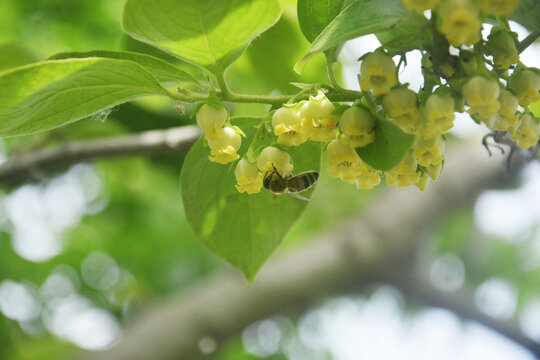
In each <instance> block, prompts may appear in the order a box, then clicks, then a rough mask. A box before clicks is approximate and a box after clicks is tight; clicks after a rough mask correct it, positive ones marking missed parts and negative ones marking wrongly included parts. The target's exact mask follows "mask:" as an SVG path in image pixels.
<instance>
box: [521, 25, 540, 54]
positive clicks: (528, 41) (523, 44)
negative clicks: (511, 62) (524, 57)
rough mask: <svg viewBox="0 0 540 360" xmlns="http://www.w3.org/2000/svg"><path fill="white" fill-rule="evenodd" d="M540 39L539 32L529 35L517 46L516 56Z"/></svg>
mask: <svg viewBox="0 0 540 360" xmlns="http://www.w3.org/2000/svg"><path fill="white" fill-rule="evenodd" d="M538 38H540V30H535V31H533V32H532V33H530V34H529V36H527V37H526V38H525V39H523V41H521V42H520V43H519V45H518V49H517V50H518V54H521V53H522V52H523V51H524V50H525V49H527V48H528V47H529V46H530V45H532V44H533V43H534V42H535V41H536V40H538Z"/></svg>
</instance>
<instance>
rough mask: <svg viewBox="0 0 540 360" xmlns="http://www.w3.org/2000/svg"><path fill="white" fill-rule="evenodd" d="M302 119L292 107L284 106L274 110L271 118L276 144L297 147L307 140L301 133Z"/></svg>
mask: <svg viewBox="0 0 540 360" xmlns="http://www.w3.org/2000/svg"><path fill="white" fill-rule="evenodd" d="M301 121H302V118H301V117H300V114H299V113H298V112H297V111H295V110H294V108H293V107H292V106H287V105H284V106H283V107H282V108H279V109H277V110H276V112H275V113H274V115H273V116H272V126H273V127H274V134H276V135H277V137H278V138H277V143H278V144H281V145H287V146H298V145H300V144H302V143H304V142H305V141H306V140H307V136H306V135H305V134H304V132H303V131H302V126H301Z"/></svg>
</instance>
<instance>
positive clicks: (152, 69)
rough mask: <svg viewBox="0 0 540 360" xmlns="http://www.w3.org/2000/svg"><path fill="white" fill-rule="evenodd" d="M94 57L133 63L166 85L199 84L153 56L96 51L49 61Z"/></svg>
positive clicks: (181, 71) (180, 70) (51, 58)
mask: <svg viewBox="0 0 540 360" xmlns="http://www.w3.org/2000/svg"><path fill="white" fill-rule="evenodd" d="M94 57H101V58H108V59H118V60H129V61H133V62H135V63H137V64H139V65H141V66H142V67H143V68H145V69H146V71H148V72H149V73H150V74H152V75H153V76H154V77H155V78H156V80H157V81H159V82H160V83H162V84H165V85H174V84H181V83H192V84H198V81H197V79H195V77H193V75H191V74H189V73H187V72H186V71H184V70H182V69H179V68H178V67H176V66H174V65H172V64H169V63H168V62H166V61H163V60H161V59H158V58H156V57H154V56H151V55H145V54H139V53H134V52H129V51H106V50H94V51H87V52H63V53H59V54H56V55H53V56H51V57H50V58H49V60H60V59H69V58H76V59H81V58H94ZM186 65H187V64H186ZM189 66H191V65H189ZM191 70H192V71H190V72H191V73H192V74H196V73H200V72H201V71H200V69H198V68H196V67H193V66H191Z"/></svg>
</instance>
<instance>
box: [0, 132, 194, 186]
mask: <svg viewBox="0 0 540 360" xmlns="http://www.w3.org/2000/svg"><path fill="white" fill-rule="evenodd" d="M201 134H202V132H201V130H200V129H199V128H198V127H196V126H181V127H176V128H170V129H167V130H152V131H146V132H143V133H139V134H133V135H123V136H114V137H108V138H100V139H95V140H85V141H76V142H75V141H74V142H67V143H65V144H63V145H61V146H58V147H53V148H44V149H39V150H34V151H32V152H29V153H26V154H24V155H20V156H14V157H12V158H11V159H10V160H9V161H7V162H6V163H4V164H2V165H0V183H3V184H7V183H13V182H15V181H18V180H21V179H23V178H25V177H28V176H31V175H34V174H40V173H44V172H46V171H50V170H52V169H56V168H59V167H62V166H67V165H71V164H75V163H78V162H81V161H86V160H91V159H95V158H107V157H115V156H126V155H146V156H149V155H158V154H173V153H185V152H187V151H188V150H189V148H190V147H191V145H193V143H194V142H195V141H196V140H197V139H198V138H199V136H201Z"/></svg>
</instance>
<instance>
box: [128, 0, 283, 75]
mask: <svg viewBox="0 0 540 360" xmlns="http://www.w3.org/2000/svg"><path fill="white" fill-rule="evenodd" d="M280 16H281V5H280V4H279V1H278V0H229V1H223V0H204V1H201V0H128V1H127V2H126V6H125V9H124V16H123V27H124V31H125V32H126V33H127V34H129V35H130V36H132V37H133V38H135V39H137V40H140V41H143V42H146V43H148V44H150V45H153V46H156V47H158V48H160V49H162V50H164V51H167V52H169V53H171V54H173V55H175V56H177V57H179V58H181V59H184V60H186V61H188V62H191V63H193V64H196V65H199V66H202V67H204V68H206V69H208V70H210V71H212V72H214V73H223V71H224V70H225V69H226V68H227V67H228V66H229V65H230V64H231V63H233V62H234V61H235V60H236V59H238V57H239V56H240V55H241V54H242V53H243V52H244V50H245V49H246V47H247V46H248V45H249V43H250V42H251V41H252V40H253V39H254V38H255V37H256V36H258V35H259V34H261V33H262V32H264V31H265V30H267V29H268V28H269V27H270V26H272V25H274V24H275V23H276V21H278V19H279V17H280Z"/></svg>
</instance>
